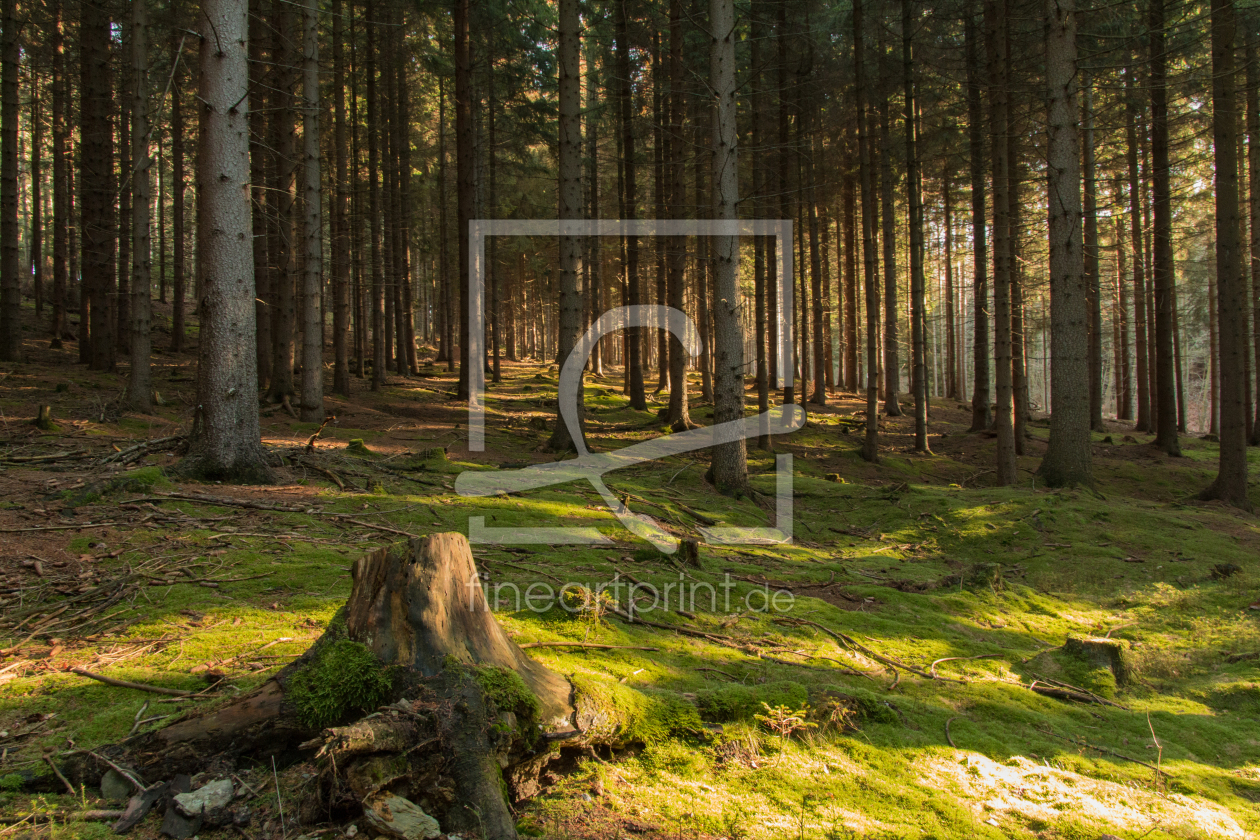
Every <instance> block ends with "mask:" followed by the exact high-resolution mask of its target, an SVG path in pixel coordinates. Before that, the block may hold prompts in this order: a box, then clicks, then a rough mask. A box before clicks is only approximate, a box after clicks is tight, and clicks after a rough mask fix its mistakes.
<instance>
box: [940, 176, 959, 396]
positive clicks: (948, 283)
mask: <svg viewBox="0 0 1260 840" xmlns="http://www.w3.org/2000/svg"><path fill="white" fill-rule="evenodd" d="M952 180H953V171H952V169H951V167H950V165H949V164H946V165H945V170H944V172H943V173H942V175H941V193H942V196H941V197H942V200H943V203H944V205H945V208H944V209H945V219H944V228H945V397H946V398H947V399H951V400H956V399H959V398H960V394H959V385H960V384H961V382H962V369H961V358H960V354H959V352H958V350H959V344H958V312H957V310H956V308H955V297H956V292H955V290H954V202H953V192H952V190H951V187H952V183H951V181H952Z"/></svg>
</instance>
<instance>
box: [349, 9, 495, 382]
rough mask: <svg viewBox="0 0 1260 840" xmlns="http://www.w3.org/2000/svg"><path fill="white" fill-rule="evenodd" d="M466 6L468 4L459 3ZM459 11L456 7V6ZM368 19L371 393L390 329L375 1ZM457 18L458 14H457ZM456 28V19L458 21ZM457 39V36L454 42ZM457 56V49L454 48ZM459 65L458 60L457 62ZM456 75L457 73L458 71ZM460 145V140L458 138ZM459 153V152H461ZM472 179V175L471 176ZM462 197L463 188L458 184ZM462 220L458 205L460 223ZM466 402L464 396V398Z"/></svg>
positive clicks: (464, 230) (463, 234) (382, 367)
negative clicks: (388, 320)
mask: <svg viewBox="0 0 1260 840" xmlns="http://www.w3.org/2000/svg"><path fill="white" fill-rule="evenodd" d="M462 2H467V0H462ZM457 8H458V5H457ZM366 15H367V21H366V25H367V57H366V59H365V63H364V72H365V73H366V75H367V133H368V138H367V140H368V168H367V176H368V183H367V189H368V229H369V231H370V232H371V233H370V235H371V240H372V242H371V247H372V263H371V266H372V268H371V271H372V281H371V282H372V300H371V307H372V390H373V391H379V390H380V389H381V387H382V386H383V385H384V384H385V374H386V373H387V371H386V367H387V364H386V358H385V357H386V350H385V343H386V340H387V339H386V333H387V331H389V329H390V325H389V324H388V322H387V321H386V318H385V315H386V303H385V262H384V254H383V253H382V251H383V249H384V244H383V242H382V231H381V212H382V207H381V202H382V194H381V152H380V140H381V135H382V132H383V130H384V121H383V120H382V119H381V106H380V101H379V100H380V97H379V95H378V91H377V79H376V72H377V66H378V64H379V62H378V60H377V52H378V50H377V29H378V27H379V25H380V21H379V20H377V16H378V11H377V6H376V3H375V2H374V0H368V3H367V7H366ZM457 15H458V13H457ZM457 25H458V17H457ZM458 37H459V36H458V35H456V38H458ZM456 51H457V55H458V47H457V48H456ZM456 60H457V61H458V57H457V59H456ZM457 72H458V71H457ZM469 139H470V142H469V144H468V145H469V146H470V148H469V149H468V154H469V155H471V154H472V149H471V138H469ZM460 143H461V144H462V143H463V138H462V137H461V138H460ZM461 152H462V149H461ZM470 177H471V173H470ZM460 189H461V197H462V194H463V193H462V190H463V184H462V182H461V184H460ZM471 212H472V211H471V208H469V213H470V215H469V218H471ZM462 218H463V213H462V205H461V219H462ZM459 236H460V242H461V243H465V242H466V240H467V238H468V226H467V225H466V224H462V225H461V226H460V232H459ZM460 249H461V250H460V254H461V257H462V259H461V268H460V276H461V277H467V276H468V275H467V256H466V252H467V250H468V246H467V245H466V244H461V245H460ZM461 330H462V332H464V333H467V328H466V327H461ZM461 362H462V364H461V367H460V387H461V388H465V389H466V388H467V374H468V371H467V370H466V369H465V368H466V367H467V365H468V363H469V362H468V356H467V352H464V353H462V354H461ZM464 396H465V398H466V397H467V394H465V395H464Z"/></svg>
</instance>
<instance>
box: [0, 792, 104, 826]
mask: <svg viewBox="0 0 1260 840" xmlns="http://www.w3.org/2000/svg"><path fill="white" fill-rule="evenodd" d="M74 795H75V796H78V795H79V794H78V792H77V791H75V792H74ZM122 815H123V812H122V811H45V812H44V813H40V814H27V815H26V816H25V817H10V816H0V823H4V824H5V825H19V824H21V823H24V822H26V821H27V820H30V821H31V822H57V821H58V820H64V821H65V822H97V821H105V822H108V821H110V820H116V819H119V818H120V817H122Z"/></svg>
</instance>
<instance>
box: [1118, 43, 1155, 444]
mask: <svg viewBox="0 0 1260 840" xmlns="http://www.w3.org/2000/svg"><path fill="white" fill-rule="evenodd" d="M1133 74H1134V69H1133V67H1132V66H1129V67H1128V68H1126V70H1125V76H1124V84H1125V93H1126V96H1127V97H1128V101H1127V104H1126V107H1125V128H1124V130H1125V137H1126V141H1127V146H1128V148H1127V150H1126V156H1127V161H1128V168H1129V224H1130V237H1129V238H1130V244H1131V246H1132V248H1133V327H1134V342H1135V345H1136V346H1135V350H1136V353H1137V372H1136V375H1137V422H1136V423H1134V426H1133V429H1134V431H1138V432H1148V431H1150V430H1151V391H1150V375H1149V373H1148V372H1147V369H1146V366H1147V362H1148V361H1149V359H1150V355H1149V350H1148V349H1147V346H1146V343H1147V335H1146V272H1145V265H1146V262H1145V255H1144V253H1143V250H1142V193H1141V189H1140V181H1139V178H1138V139H1137V113H1136V112H1137V107H1138V106H1137V103H1136V101H1135V99H1134V97H1135V96H1136V94H1135V93H1134V90H1133V88H1134V82H1133Z"/></svg>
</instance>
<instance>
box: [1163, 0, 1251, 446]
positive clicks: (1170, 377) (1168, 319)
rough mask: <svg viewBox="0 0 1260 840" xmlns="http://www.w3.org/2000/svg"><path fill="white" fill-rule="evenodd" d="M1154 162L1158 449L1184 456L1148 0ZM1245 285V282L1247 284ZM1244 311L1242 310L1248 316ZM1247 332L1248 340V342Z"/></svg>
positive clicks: (1168, 218) (1166, 185)
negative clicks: (1179, 414) (1178, 427)
mask: <svg viewBox="0 0 1260 840" xmlns="http://www.w3.org/2000/svg"><path fill="white" fill-rule="evenodd" d="M1150 23H1151V27H1150V33H1151V55H1150V68H1151V71H1150V72H1151V77H1150V87H1151V163H1152V176H1153V177H1152V190H1151V193H1152V198H1153V204H1154V225H1153V227H1152V231H1151V236H1152V239H1153V242H1154V246H1153V248H1152V258H1153V260H1152V271H1151V275H1152V280H1153V285H1154V287H1155V381H1156V385H1155V406H1154V408H1155V415H1156V416H1155V446H1156V447H1157V448H1159V449H1161V450H1163V451H1164V452H1166V453H1167V454H1169V455H1180V454H1181V445H1180V443H1179V442H1178V440H1177V378H1176V371H1175V368H1174V361H1175V357H1174V353H1173V349H1174V348H1173V331H1174V330H1175V329H1176V325H1175V322H1174V320H1173V312H1174V310H1175V309H1176V303H1175V296H1176V294H1177V289H1176V284H1175V278H1174V274H1173V272H1174V269H1175V264H1174V262H1173V207H1172V172H1171V167H1170V165H1169V161H1168V154H1169V153H1168V56H1167V53H1166V51H1165V47H1164V44H1165V35H1164V0H1150ZM1243 282H1244V284H1245V283H1246V281H1245V280H1244V281H1243ZM1245 311H1246V310H1245V309H1244V312H1245ZM1245 338H1246V336H1245V328H1244V340H1245Z"/></svg>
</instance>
